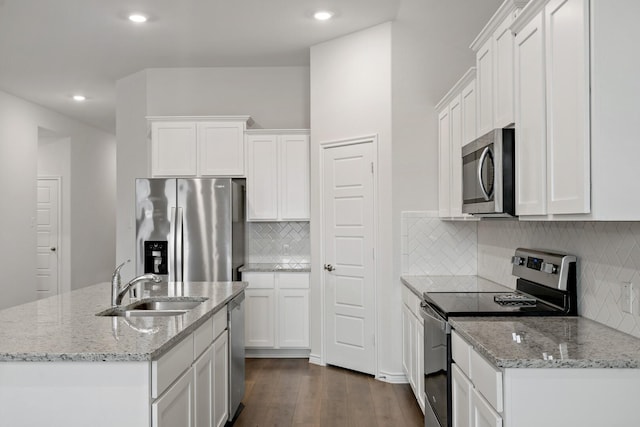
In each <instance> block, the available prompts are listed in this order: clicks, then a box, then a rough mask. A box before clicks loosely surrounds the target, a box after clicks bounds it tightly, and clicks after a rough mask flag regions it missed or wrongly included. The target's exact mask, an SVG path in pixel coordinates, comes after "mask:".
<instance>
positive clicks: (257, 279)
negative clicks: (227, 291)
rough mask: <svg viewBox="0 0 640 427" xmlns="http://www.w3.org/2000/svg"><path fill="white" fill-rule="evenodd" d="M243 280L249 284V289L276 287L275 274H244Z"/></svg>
mask: <svg viewBox="0 0 640 427" xmlns="http://www.w3.org/2000/svg"><path fill="white" fill-rule="evenodd" d="M242 280H244V281H245V282H247V283H249V287H248V289H273V288H274V287H275V277H274V274H273V273H243V274H242Z"/></svg>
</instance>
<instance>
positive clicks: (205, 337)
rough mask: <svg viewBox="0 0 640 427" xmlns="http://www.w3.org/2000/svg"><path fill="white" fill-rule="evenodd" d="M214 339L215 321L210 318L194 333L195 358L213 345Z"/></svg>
mask: <svg viewBox="0 0 640 427" xmlns="http://www.w3.org/2000/svg"><path fill="white" fill-rule="evenodd" d="M213 338H214V335H213V320H212V319H211V318H209V319H207V321H206V322H204V323H203V324H202V325H200V327H199V328H198V329H196V331H195V332H194V333H193V354H194V357H195V358H198V356H200V355H201V354H202V352H204V351H205V350H206V349H207V347H209V346H210V345H211V343H212V342H213Z"/></svg>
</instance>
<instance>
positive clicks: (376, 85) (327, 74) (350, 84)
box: [311, 23, 401, 375]
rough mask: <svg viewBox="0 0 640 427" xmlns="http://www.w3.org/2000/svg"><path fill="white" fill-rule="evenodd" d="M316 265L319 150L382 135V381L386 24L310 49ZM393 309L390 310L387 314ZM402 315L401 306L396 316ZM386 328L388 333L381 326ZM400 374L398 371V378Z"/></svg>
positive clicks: (317, 295)
mask: <svg viewBox="0 0 640 427" xmlns="http://www.w3.org/2000/svg"><path fill="white" fill-rule="evenodd" d="M311 129H312V132H311V259H312V261H313V263H314V264H313V265H315V266H317V265H320V263H321V262H322V254H321V252H320V248H321V247H320V242H321V239H322V236H321V235H320V234H319V233H320V230H319V229H320V224H319V222H318V220H319V218H320V209H321V205H320V197H321V194H320V191H319V188H320V185H319V178H320V170H319V164H320V155H321V153H320V144H321V143H323V142H329V141H336V140H343V139H349V138H357V137H362V136H369V135H377V137H378V153H377V161H378V193H377V196H378V198H377V201H378V206H379V210H378V221H379V227H378V230H377V233H378V236H377V243H378V248H377V254H376V255H377V256H376V257H377V259H378V260H380V261H379V262H378V263H377V266H376V269H377V289H376V298H377V301H378V306H379V310H378V319H377V321H378V325H379V326H380V328H379V335H378V337H379V340H378V349H379V351H378V375H384V374H385V373H389V369H390V367H394V365H395V364H394V363H393V361H392V360H389V359H390V357H389V354H390V351H389V344H390V342H391V341H392V337H391V335H393V334H394V333H395V334H398V335H399V332H398V331H399V330H400V329H395V330H394V329H390V328H388V327H387V323H386V322H387V321H388V320H389V318H390V317H392V316H393V314H392V313H394V312H395V311H396V310H395V309H396V307H387V302H388V301H389V300H390V294H391V293H392V289H391V284H392V283H393V281H392V280H391V265H390V263H389V262H388V261H386V262H385V261H384V260H389V259H392V257H393V256H392V252H391V241H392V230H391V24H390V23H386V24H381V25H378V26H376V27H373V28H370V29H367V30H363V31H360V32H357V33H354V34H351V35H348V36H345V37H342V38H339V39H336V40H333V41H329V42H326V43H322V44H319V45H316V46H313V47H312V48H311ZM321 271H322V270H321V269H320V268H313V266H312V272H311V354H312V357H314V358H317V359H320V358H321V354H322V345H323V343H322V336H321V329H320V328H321V323H320V319H321V307H320V306H321V290H320V281H321V274H322V273H321ZM387 308H388V309H387ZM399 310H400V304H399V302H398V305H397V312H398V313H400V312H399ZM382 325H384V327H383V326H382ZM399 372H401V370H400V368H399V365H398V367H397V368H396V369H394V371H393V372H391V373H393V374H398V373H399Z"/></svg>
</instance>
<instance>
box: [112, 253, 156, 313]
mask: <svg viewBox="0 0 640 427" xmlns="http://www.w3.org/2000/svg"><path fill="white" fill-rule="evenodd" d="M128 262H131V260H130V259H128V260H126V261H125V262H123V263H122V264H120V265H119V266H117V267H116V269H115V270H114V271H113V275H112V276H111V306H112V307H117V306H119V305H120V304H121V303H122V298H124V295H125V294H126V293H127V291H128V290H129V289H131V287H132V286H133V285H135V284H137V283H140V282H144V281H149V280H151V281H153V282H155V283H160V282H161V281H162V278H161V277H160V276H158V275H156V274H151V273H148V274H142V275H140V276H137V277H134V278H133V279H131V280H129V282H127V284H126V285H124V286H121V282H122V278H121V277H120V269H121V268H122V267H124V265H125V264H126V263H128Z"/></svg>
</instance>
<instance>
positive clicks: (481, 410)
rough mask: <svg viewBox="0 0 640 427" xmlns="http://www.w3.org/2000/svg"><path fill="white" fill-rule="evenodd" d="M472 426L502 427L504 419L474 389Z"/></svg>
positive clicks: (472, 392)
mask: <svg viewBox="0 0 640 427" xmlns="http://www.w3.org/2000/svg"><path fill="white" fill-rule="evenodd" d="M471 425H472V426H473V427H502V417H501V416H500V414H498V413H497V412H496V411H495V410H494V409H493V408H492V407H491V405H489V404H488V403H487V401H486V400H484V399H483V398H482V396H480V394H478V392H477V391H476V390H475V389H473V390H471Z"/></svg>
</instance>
